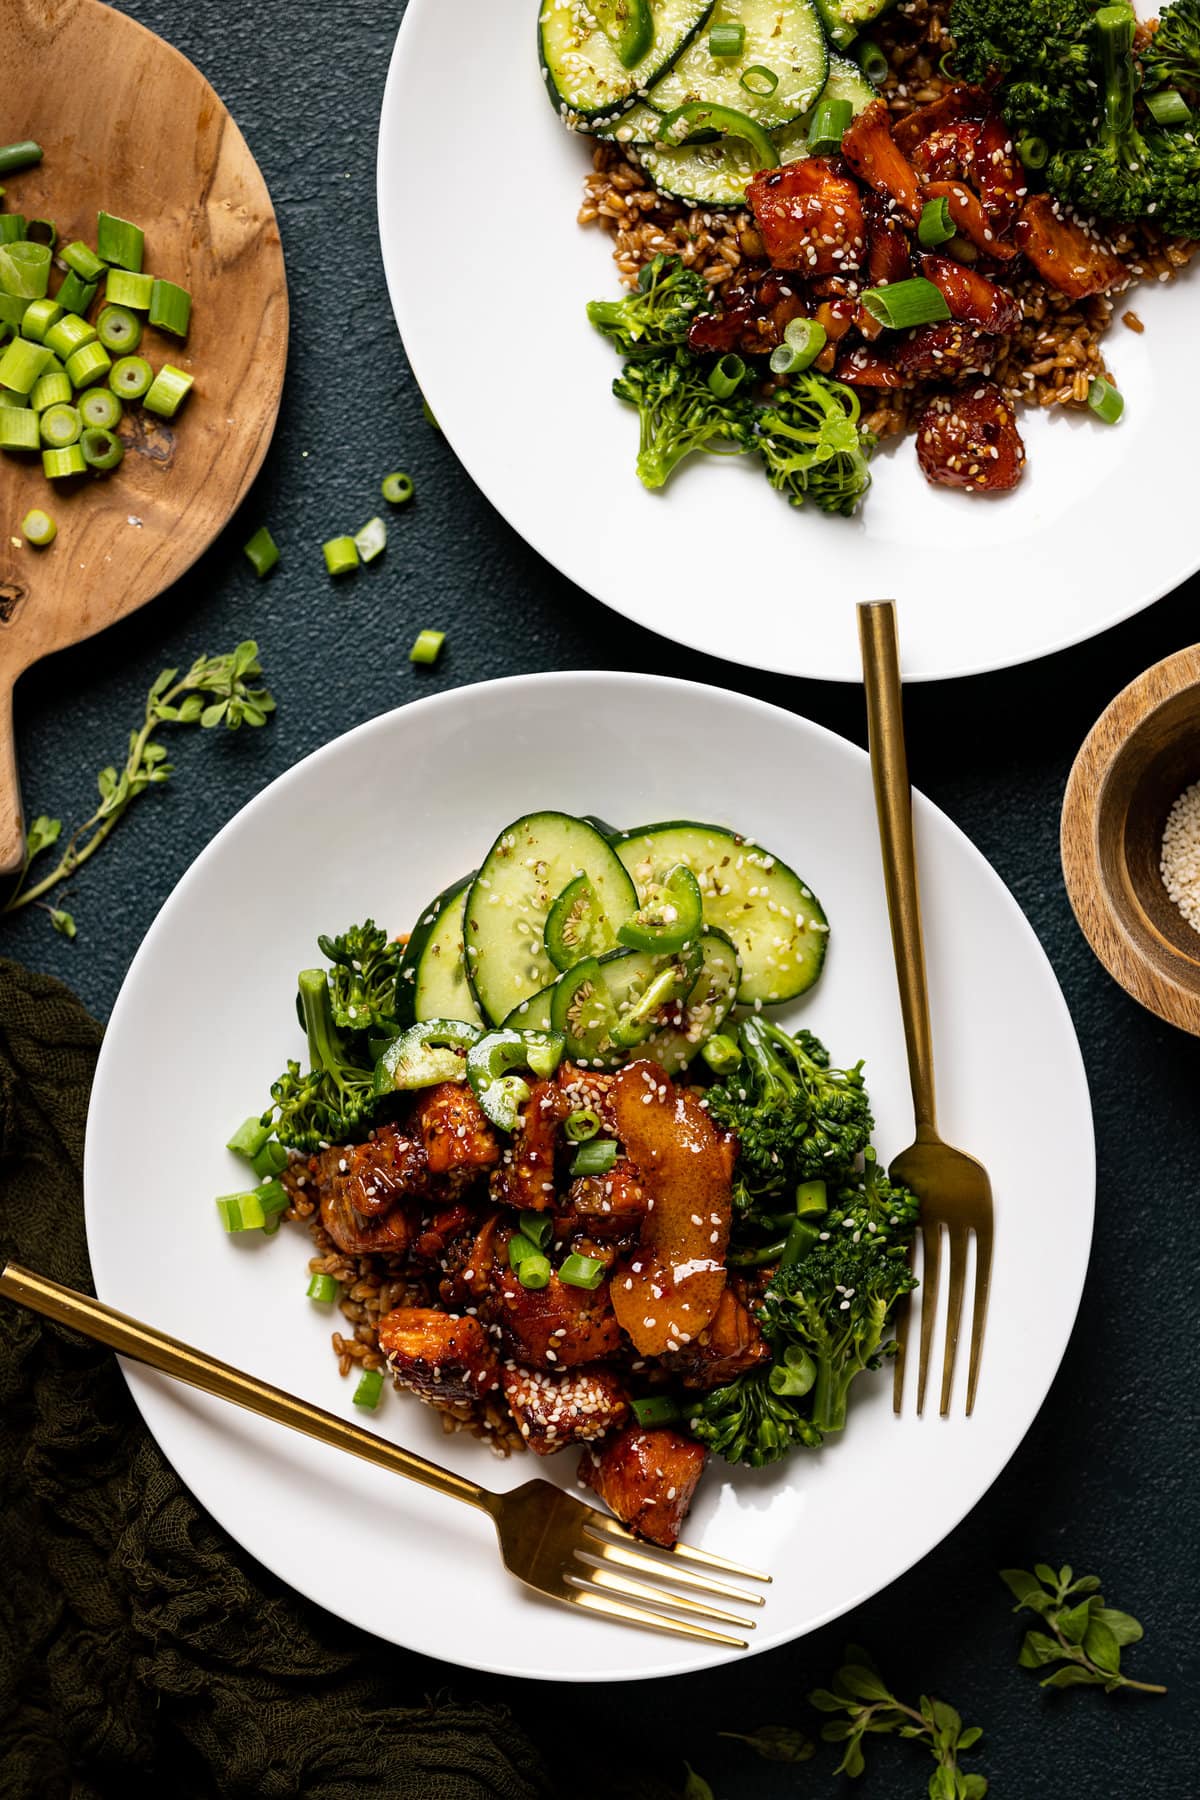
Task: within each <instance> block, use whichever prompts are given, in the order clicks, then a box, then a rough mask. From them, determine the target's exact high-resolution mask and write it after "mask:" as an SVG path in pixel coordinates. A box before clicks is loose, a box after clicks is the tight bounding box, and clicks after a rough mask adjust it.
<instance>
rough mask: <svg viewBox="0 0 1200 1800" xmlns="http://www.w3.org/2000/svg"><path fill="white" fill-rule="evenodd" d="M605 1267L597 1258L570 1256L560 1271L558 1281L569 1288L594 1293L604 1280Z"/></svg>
mask: <svg viewBox="0 0 1200 1800" xmlns="http://www.w3.org/2000/svg"><path fill="white" fill-rule="evenodd" d="M604 1275H605V1265H604V1264H603V1263H602V1262H601V1261H600V1259H599V1257H597V1256H578V1255H575V1254H572V1255H570V1256H568V1257H567V1258H566V1259H565V1260H564V1262H563V1265H562V1267H561V1268H560V1269H559V1271H558V1279H559V1280H560V1281H561V1282H564V1283H565V1284H566V1286H567V1287H576V1288H588V1289H589V1290H591V1291H592V1292H594V1291H595V1289H596V1288H598V1287H599V1286H600V1283H601V1282H602V1281H603V1280H604Z"/></svg>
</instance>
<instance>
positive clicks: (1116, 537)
mask: <svg viewBox="0 0 1200 1800" xmlns="http://www.w3.org/2000/svg"><path fill="white" fill-rule="evenodd" d="M535 13H536V5H535V0H491V3H490V4H489V5H487V6H480V5H478V4H475V3H474V0H409V6H408V10H407V12H406V13H405V16H404V21H403V24H402V26H401V29H400V34H399V37H398V38H397V41H396V49H395V53H394V55H393V58H392V66H391V73H390V75H389V77H388V83H387V90H386V93H385V95H384V101H383V115H382V119H381V122H380V135H379V165H378V181H379V225H380V234H381V238H382V243H383V260H384V266H385V268H386V270H387V278H388V286H389V289H390V292H391V297H392V307H393V310H394V312H395V315H396V320H397V322H398V324H399V326H400V331H401V335H402V337H403V339H404V347H405V349H406V351H407V352H408V356H409V360H410V362H411V363H412V366H413V371H414V373H415V375H416V378H417V380H418V382H419V383H420V386H421V389H422V392H423V393H424V395H425V397H426V399H427V400H428V402H429V405H430V407H431V408H432V410H433V412H434V414H435V416H436V418H437V420H438V422H439V424H440V425H441V427H442V429H443V431H444V432H445V434H446V436H447V438H448V439H449V441H450V443H451V444H452V445H453V447H454V450H455V452H456V454H457V455H458V456H459V457H460V459H461V460H462V462H463V464H464V466H465V467H466V469H467V472H468V473H469V474H470V476H471V477H472V479H473V480H474V481H475V482H477V483H478V485H479V486H480V487H481V488H482V489H483V492H484V493H485V494H486V495H487V497H488V499H489V500H490V501H491V502H492V504H493V506H495V507H496V508H497V510H498V511H499V512H500V513H501V514H502V515H503V516H504V518H505V519H506V520H507V521H508V523H509V524H510V525H512V526H513V528H514V529H515V530H516V531H518V532H520V534H521V536H522V537H523V538H525V539H526V540H527V542H528V543H530V544H531V545H532V546H533V547H534V549H535V550H537V551H539V552H540V553H541V555H542V556H544V557H545V558H546V559H547V560H548V561H549V562H551V563H553V564H554V566H555V567H556V568H558V569H560V570H561V571H562V572H563V574H564V575H567V576H569V577H570V579H571V580H572V581H574V582H576V583H577V584H578V585H579V586H580V587H582V588H584V589H586V590H587V592H588V593H591V594H594V595H595V596H596V598H597V599H599V600H603V601H604V602H605V604H606V605H608V606H611V607H613V608H615V609H616V611H617V612H620V613H624V614H625V615H626V616H627V617H628V618H631V619H635V620H636V621H637V622H638V623H639V624H641V625H646V626H649V627H650V628H651V630H654V631H658V632H662V633H663V634H664V635H665V636H667V637H669V638H674V639H675V640H676V641H677V642H679V643H682V644H689V645H691V646H692V647H693V648H694V649H696V650H703V651H706V652H708V653H709V654H711V655H714V656H722V657H726V658H728V659H729V660H731V661H734V662H741V663H749V664H751V665H753V666H754V667H756V668H763V669H775V670H778V671H779V672H780V673H782V674H789V675H808V676H818V677H821V678H824V679H827V680H835V681H857V680H858V679H859V665H858V655H857V648H856V641H855V635H854V630H853V608H854V604H855V602H856V601H858V600H869V599H877V598H884V597H891V598H893V599H897V600H900V601H902V602H903V606H904V648H905V678H906V679H907V680H915V681H922V680H932V679H935V678H940V677H946V676H952V675H965V674H972V673H976V672H978V671H981V670H984V669H996V668H1003V667H1007V666H1008V665H1009V664H1012V663H1019V662H1025V661H1027V660H1028V659H1029V658H1031V657H1036V656H1044V655H1046V654H1047V653H1048V652H1049V651H1051V650H1058V649H1061V648H1063V647H1064V646H1065V645H1068V644H1074V643H1077V642H1078V641H1079V640H1080V639H1082V638H1087V637H1091V636H1093V635H1094V634H1095V633H1096V632H1099V631H1104V630H1106V629H1107V628H1108V627H1109V626H1110V625H1115V624H1116V623H1117V622H1118V620H1120V619H1124V618H1127V617H1128V616H1129V615H1130V614H1131V613H1134V612H1136V611H1137V610H1138V609H1139V608H1140V607H1143V606H1147V605H1149V604H1150V602H1151V601H1153V600H1157V599H1159V598H1160V597H1161V596H1162V595H1163V594H1165V593H1168V592H1169V591H1170V590H1171V589H1172V588H1174V587H1176V586H1177V585H1178V584H1179V583H1180V582H1182V581H1184V580H1185V579H1186V578H1187V577H1188V576H1189V575H1190V574H1192V573H1193V571H1194V570H1195V569H1196V568H1197V566H1198V565H1200V531H1198V530H1197V525H1196V518H1195V505H1194V478H1193V463H1194V458H1193V455H1192V448H1191V429H1192V426H1191V421H1193V420H1194V419H1195V417H1196V415H1197V411H1198V409H1200V357H1197V356H1196V355H1195V354H1194V343H1193V327H1194V315H1195V313H1196V310H1197V302H1198V300H1200V285H1198V284H1200V276H1198V275H1197V271H1196V269H1195V268H1193V270H1192V271H1191V273H1190V274H1189V275H1188V276H1185V277H1184V279H1183V281H1182V282H1181V283H1176V284H1174V285H1173V286H1172V287H1170V288H1159V287H1157V286H1154V285H1153V284H1151V286H1150V287H1149V288H1139V289H1138V290H1137V291H1136V293H1135V294H1134V296H1133V297H1132V298H1131V299H1129V300H1123V301H1122V300H1119V301H1118V306H1119V307H1121V308H1122V309H1124V307H1126V306H1133V307H1135V308H1136V309H1137V311H1138V313H1139V314H1140V315H1141V317H1142V318H1143V319H1144V320H1145V323H1146V331H1145V335H1144V336H1141V337H1138V336H1136V335H1135V334H1134V333H1133V332H1130V331H1127V330H1126V329H1125V328H1124V327H1123V326H1121V325H1120V324H1118V325H1116V326H1114V328H1113V331H1112V333H1111V336H1110V339H1109V341H1108V343H1107V345H1106V353H1107V355H1108V356H1109V358H1110V364H1111V367H1112V370H1113V373H1114V374H1115V376H1116V379H1117V381H1118V383H1119V384H1120V386H1121V388H1122V390H1123V392H1124V393H1125V395H1126V397H1127V410H1126V414H1125V418H1124V420H1123V422H1122V423H1121V424H1120V425H1119V426H1118V427H1117V428H1115V429H1112V428H1108V427H1105V426H1103V425H1101V424H1100V423H1099V421H1097V420H1094V419H1092V418H1091V416H1090V415H1089V416H1087V417H1085V418H1079V417H1067V416H1066V415H1065V414H1064V415H1061V416H1057V417H1054V418H1051V417H1049V416H1048V415H1047V414H1044V413H1039V414H1037V415H1034V414H1032V413H1026V414H1025V415H1024V419H1023V423H1022V431H1023V432H1024V434H1025V437H1026V441H1027V443H1028V447H1029V467H1028V470H1027V472H1026V476H1025V479H1024V481H1023V482H1022V484H1021V486H1020V488H1019V489H1018V490H1017V491H1016V492H1015V493H1013V494H1011V495H1008V496H996V497H995V498H985V497H979V496H977V497H975V498H971V497H969V496H965V495H962V494H954V493H950V492H948V491H946V490H945V489H940V490H939V489H934V488H931V487H930V486H929V485H928V484H927V483H926V481H925V479H924V477H923V476H922V475H921V473H920V471H919V469H918V467H917V461H916V456H915V453H914V450H913V445H912V441H911V440H906V441H905V442H903V443H902V444H899V445H896V446H894V447H893V448H892V449H890V450H889V451H887V452H885V453H883V454H881V455H879V456H878V457H877V459H876V461H875V465H874V474H875V484H874V486H873V488H872V490H871V493H870V496H869V498H868V501H867V504H866V507H865V509H864V511H863V512H862V514H861V516H860V517H858V518H856V519H853V520H847V519H827V518H824V517H822V516H821V515H819V514H816V513H811V514H810V513H803V514H801V513H797V512H796V511H794V510H793V509H792V508H791V507H789V506H788V505H787V504H786V503H785V502H784V500H783V499H782V497H781V496H780V495H778V494H776V493H774V492H773V491H772V490H771V489H770V487H768V485H767V483H766V481H765V480H764V478H763V476H762V474H761V472H760V470H759V468H758V465H757V459H755V458H751V457H745V458H741V457H732V458H704V457H694V458H692V459H691V460H690V463H689V464H688V465H687V466H685V467H684V468H682V469H680V470H679V471H678V472H677V474H676V476H675V477H674V478H673V480H672V481H671V483H670V485H669V486H668V488H667V489H666V490H665V492H660V493H653V494H652V493H647V492H646V490H645V489H644V488H642V487H641V485H640V484H639V482H638V480H637V477H636V475H635V474H634V467H633V465H634V458H635V456H636V454H637V418H636V415H635V414H634V413H633V411H632V410H631V409H630V408H629V407H627V406H625V405H624V404H623V403H622V402H621V401H619V400H616V399H614V398H613V396H612V392H611V384H612V379H613V377H614V375H616V374H617V372H618V370H619V368H620V364H619V362H618V359H617V357H616V356H615V355H614V353H613V351H612V350H611V349H610V347H609V345H608V344H607V342H606V341H605V340H604V339H602V338H601V337H600V335H599V333H598V332H595V331H593V330H592V328H591V327H590V326H589V325H588V323H587V319H586V317H585V315H584V306H585V304H586V303H587V301H588V300H591V299H595V298H597V297H598V296H605V295H609V296H612V297H614V298H615V297H616V295H617V294H618V293H619V291H620V289H619V286H618V277H617V273H616V269H615V266H614V264H613V262H612V259H611V255H610V244H611V240H610V239H609V237H608V235H607V233H606V232H602V231H600V230H599V229H598V228H596V227H588V228H587V229H586V230H585V229H581V228H580V227H579V226H577V225H576V223H575V215H576V212H577V211H578V208H579V202H580V196H581V193H582V183H583V176H584V173H585V171H586V169H587V168H588V167H589V156H590V151H589V145H588V141H587V140H586V139H580V138H572V137H571V136H570V135H569V134H568V133H567V132H566V131H564V130H563V129H562V127H561V126H560V125H559V123H558V120H557V117H556V115H555V113H554V112H553V110H552V108H551V107H550V106H549V105H548V104H547V101H546V95H545V92H544V89H543V84H542V80H541V77H540V75H539V72H538V61H537V54H536V43H535V32H534V23H535ZM456 122H457V123H456ZM1142 517H1145V518H1153V520H1154V530H1153V531H1152V532H1151V533H1149V534H1147V533H1145V532H1140V531H1132V530H1127V529H1126V522H1127V521H1129V520H1133V519H1138V518H1142Z"/></svg>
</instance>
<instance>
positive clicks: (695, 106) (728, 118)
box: [658, 71, 779, 169]
mask: <svg viewBox="0 0 1200 1800" xmlns="http://www.w3.org/2000/svg"><path fill="white" fill-rule="evenodd" d="M747 73H749V71H747ZM696 131H715V132H717V133H718V134H719V135H720V136H721V137H734V138H741V139H742V141H743V142H744V143H745V144H747V145H748V146H749V148H750V151H751V153H752V154H753V157H754V166H755V167H756V168H758V169H777V168H778V167H779V151H778V150H777V148H776V147H775V145H774V144H773V143H772V141H771V139H770V137H769V136H768V135H767V133H766V132H765V131H764V130H763V128H762V126H761V125H760V124H759V123H758V121H757V119H752V118H750V117H749V115H748V114H746V113H744V112H739V111H738V109H737V108H736V107H734V106H716V105H714V104H713V103H712V102H711V101H708V100H688V101H685V103H684V104H683V105H682V106H677V107H676V108H675V110H674V111H673V112H669V113H667V114H666V115H665V116H664V117H663V118H661V119H660V120H659V122H658V142H659V143H660V144H670V145H672V147H675V146H678V145H679V144H681V143H682V142H683V140H684V138H686V137H690V136H691V135H692V133H693V132H696Z"/></svg>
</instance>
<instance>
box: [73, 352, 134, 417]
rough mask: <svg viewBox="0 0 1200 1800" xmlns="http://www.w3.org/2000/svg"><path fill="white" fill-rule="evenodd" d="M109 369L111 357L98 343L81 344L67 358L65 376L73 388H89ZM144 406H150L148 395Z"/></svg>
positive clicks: (102, 378) (100, 379) (101, 379)
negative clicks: (68, 377)
mask: <svg viewBox="0 0 1200 1800" xmlns="http://www.w3.org/2000/svg"><path fill="white" fill-rule="evenodd" d="M111 368H112V357H111V356H110V355H109V354H108V351H107V350H106V349H105V348H104V345H103V344H101V343H99V342H97V343H94V344H83V345H82V346H81V347H80V348H79V349H78V350H76V351H74V352H73V353H72V354H71V355H70V356H68V358H67V374H68V375H69V376H70V377H71V386H72V387H74V388H85V387H91V385H92V383H93V381H103V380H104V377H105V376H106V375H107V374H108V372H109V370H110V369H111ZM146 404H147V406H149V404H150V396H149V394H147V396H146Z"/></svg>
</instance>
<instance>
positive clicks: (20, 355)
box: [0, 338, 50, 394]
mask: <svg viewBox="0 0 1200 1800" xmlns="http://www.w3.org/2000/svg"><path fill="white" fill-rule="evenodd" d="M49 361H50V352H49V350H47V349H45V348H44V347H43V346H42V345H41V344H31V343H30V342H29V340H28V338H14V339H13V341H12V343H11V344H9V345H7V346H6V347H5V350H4V354H3V355H2V356H0V387H6V388H11V389H12V390H13V392H14V394H30V393H32V392H33V389H34V387H35V386H36V385H37V380H38V377H39V375H44V374H45V372H46V365H47V363H48V362H49Z"/></svg>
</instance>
